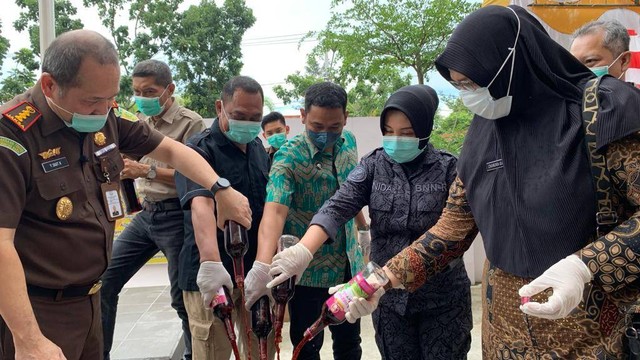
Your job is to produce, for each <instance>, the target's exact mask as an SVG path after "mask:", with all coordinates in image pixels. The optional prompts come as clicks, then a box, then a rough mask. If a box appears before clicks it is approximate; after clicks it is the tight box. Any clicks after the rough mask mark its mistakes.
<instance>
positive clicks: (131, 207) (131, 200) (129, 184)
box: [120, 179, 142, 214]
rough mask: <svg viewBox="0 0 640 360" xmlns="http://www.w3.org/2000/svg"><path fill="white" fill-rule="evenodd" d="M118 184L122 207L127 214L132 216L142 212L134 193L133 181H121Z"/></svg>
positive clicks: (136, 195)
mask: <svg viewBox="0 0 640 360" xmlns="http://www.w3.org/2000/svg"><path fill="white" fill-rule="evenodd" d="M120 184H121V186H122V194H123V195H124V196H123V199H124V206H125V208H126V211H127V214H134V213H137V212H138V211H140V210H142V205H140V200H139V199H138V194H137V193H136V185H135V183H134V181H133V179H121V180H120Z"/></svg>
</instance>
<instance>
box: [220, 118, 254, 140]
mask: <svg viewBox="0 0 640 360" xmlns="http://www.w3.org/2000/svg"><path fill="white" fill-rule="evenodd" d="M227 120H228V121H229V131H227V132H226V133H224V134H225V135H226V137H227V138H228V139H229V140H231V141H233V142H235V143H238V144H248V143H250V142H251V141H253V139H255V138H257V137H258V134H260V131H262V127H261V126H260V122H259V121H244V120H234V119H229V118H227Z"/></svg>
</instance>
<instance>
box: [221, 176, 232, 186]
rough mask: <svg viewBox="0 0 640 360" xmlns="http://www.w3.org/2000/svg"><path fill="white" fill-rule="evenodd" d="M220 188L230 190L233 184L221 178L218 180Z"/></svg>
mask: <svg viewBox="0 0 640 360" xmlns="http://www.w3.org/2000/svg"><path fill="white" fill-rule="evenodd" d="M218 186H220V187H221V188H228V187H229V186H231V183H230V182H229V180H227V179H225V178H223V177H221V178H219V179H218Z"/></svg>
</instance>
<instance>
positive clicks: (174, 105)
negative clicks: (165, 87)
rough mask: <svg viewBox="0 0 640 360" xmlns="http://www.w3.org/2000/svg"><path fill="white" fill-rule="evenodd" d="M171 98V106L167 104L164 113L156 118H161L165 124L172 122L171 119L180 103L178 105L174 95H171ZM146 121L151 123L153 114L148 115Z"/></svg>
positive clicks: (178, 108)
mask: <svg viewBox="0 0 640 360" xmlns="http://www.w3.org/2000/svg"><path fill="white" fill-rule="evenodd" d="M171 100H173V103H172V104H171V106H169V108H168V109H167V111H165V113H164V114H163V115H162V116H160V117H159V118H158V121H160V120H162V121H164V122H166V123H167V124H173V119H174V118H175V116H176V113H177V112H178V110H180V105H178V102H177V101H176V99H175V98H174V97H171ZM147 121H149V122H150V123H152V122H153V116H149V117H148V118H147Z"/></svg>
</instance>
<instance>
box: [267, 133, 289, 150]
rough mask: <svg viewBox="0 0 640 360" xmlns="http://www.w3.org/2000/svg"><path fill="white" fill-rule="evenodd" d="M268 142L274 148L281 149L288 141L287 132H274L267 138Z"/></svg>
mask: <svg viewBox="0 0 640 360" xmlns="http://www.w3.org/2000/svg"><path fill="white" fill-rule="evenodd" d="M267 142H268V143H269V145H271V146H272V147H273V148H274V149H280V148H281V147H282V145H284V143H286V142H287V134H286V133H278V134H273V135H271V136H269V137H268V138H267Z"/></svg>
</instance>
